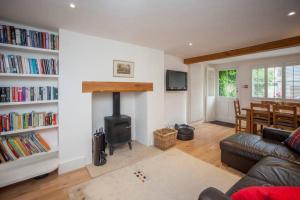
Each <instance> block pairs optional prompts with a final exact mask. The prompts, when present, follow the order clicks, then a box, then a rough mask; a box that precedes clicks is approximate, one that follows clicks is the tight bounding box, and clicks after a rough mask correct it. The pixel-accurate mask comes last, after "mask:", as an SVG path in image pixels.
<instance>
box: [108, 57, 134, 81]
mask: <svg viewBox="0 0 300 200" xmlns="http://www.w3.org/2000/svg"><path fill="white" fill-rule="evenodd" d="M113 65H114V74H113V76H114V77H126V78H133V77H134V62H130V61H122V60H114V61H113Z"/></svg>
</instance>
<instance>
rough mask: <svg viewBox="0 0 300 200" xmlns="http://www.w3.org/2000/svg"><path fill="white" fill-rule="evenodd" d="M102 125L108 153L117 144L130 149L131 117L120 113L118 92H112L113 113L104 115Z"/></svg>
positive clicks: (111, 153) (110, 152)
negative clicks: (125, 145) (125, 144)
mask: <svg viewBox="0 0 300 200" xmlns="http://www.w3.org/2000/svg"><path fill="white" fill-rule="evenodd" d="M104 127H105V134H106V137H105V138H106V142H107V144H108V147H109V154H110V155H113V151H114V148H115V147H116V146H117V145H119V144H123V143H128V145H129V148H130V149H131V117H129V116H127V115H121V114H120V92H113V115H112V116H107V117H104Z"/></svg>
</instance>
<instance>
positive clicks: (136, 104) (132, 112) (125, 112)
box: [82, 82, 153, 155]
mask: <svg viewBox="0 0 300 200" xmlns="http://www.w3.org/2000/svg"><path fill="white" fill-rule="evenodd" d="M147 91H153V84H152V83H141V82H138V83H137V82H83V83H82V92H84V93H92V119H93V123H92V127H93V131H95V130H96V129H98V128H99V127H105V132H106V134H107V135H106V137H107V141H108V146H109V147H110V148H109V150H110V155H112V154H113V151H114V148H115V147H116V146H118V145H119V144H122V143H128V144H129V147H131V145H130V144H131V143H130V142H131V139H132V140H137V141H139V142H141V143H145V142H144V141H143V140H144V139H143V138H144V137H147V136H146V135H142V134H147V130H146V127H147V93H146V92H147ZM120 93H121V95H120ZM113 97H114V98H113ZM113 99H115V100H116V101H113ZM120 99H121V100H120ZM118 100H120V101H119V102H118ZM120 102H121V110H120ZM131 131H132V137H131V134H130V133H131Z"/></svg>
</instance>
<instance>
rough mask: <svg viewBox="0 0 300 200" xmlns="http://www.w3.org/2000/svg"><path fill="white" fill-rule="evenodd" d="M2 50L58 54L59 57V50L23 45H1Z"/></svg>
mask: <svg viewBox="0 0 300 200" xmlns="http://www.w3.org/2000/svg"><path fill="white" fill-rule="evenodd" d="M0 48H1V49H6V50H11V51H19V52H31V53H49V54H56V55H58V53H59V51H58V50H52V49H43V48H37V47H26V46H21V45H13V44H5V43H0Z"/></svg>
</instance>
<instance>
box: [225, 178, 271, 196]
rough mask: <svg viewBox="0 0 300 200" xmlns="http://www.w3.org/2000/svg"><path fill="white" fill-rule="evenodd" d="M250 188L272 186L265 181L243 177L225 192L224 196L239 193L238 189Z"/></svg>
mask: <svg viewBox="0 0 300 200" xmlns="http://www.w3.org/2000/svg"><path fill="white" fill-rule="evenodd" d="M250 186H272V185H271V184H270V183H268V182H266V181H262V180H260V179H257V178H253V177H250V176H244V177H243V178H242V179H240V180H239V181H238V182H236V183H235V184H234V185H233V186H232V187H231V188H230V189H229V190H228V191H227V192H226V195H229V196H230V195H232V194H233V193H235V192H237V191H239V190H240V189H243V188H246V187H250Z"/></svg>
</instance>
